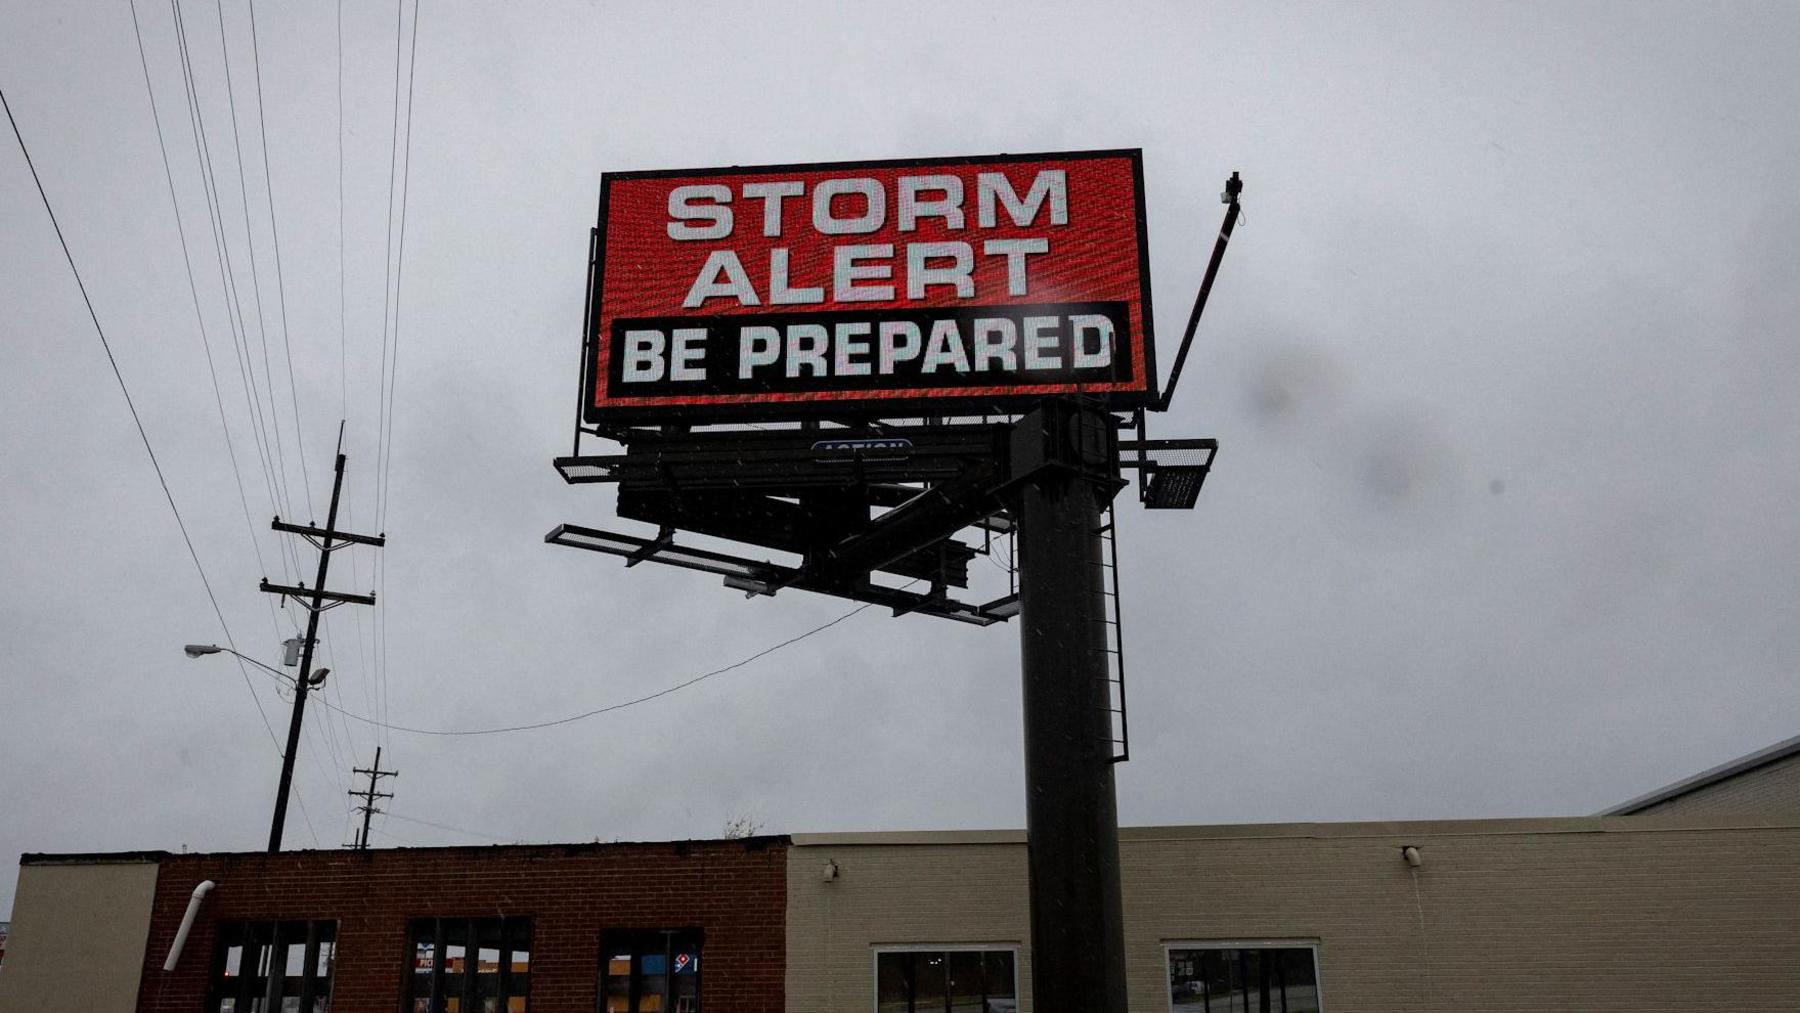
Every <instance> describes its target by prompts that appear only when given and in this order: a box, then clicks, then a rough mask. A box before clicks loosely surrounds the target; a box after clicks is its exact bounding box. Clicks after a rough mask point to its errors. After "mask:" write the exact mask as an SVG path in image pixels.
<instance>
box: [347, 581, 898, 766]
mask: <svg viewBox="0 0 1800 1013" xmlns="http://www.w3.org/2000/svg"><path fill="white" fill-rule="evenodd" d="M873 607H874V603H873V602H871V603H869V604H866V605H859V606H857V607H856V608H853V609H851V610H850V611H848V612H846V613H844V614H843V615H841V616H838V617H837V618H836V619H833V620H831V621H830V622H828V623H823V624H821V625H819V626H815V627H813V628H812V629H810V630H807V631H806V632H805V633H801V634H799V635H797V636H793V637H789V638H788V639H786V640H783V641H782V642H781V643H779V644H776V645H774V646H772V647H765V648H763V649H762V650H760V651H758V652H756V653H755V654H752V655H750V656H749V657H747V658H743V659H741V660H738V661H734V662H732V663H731V664H729V665H726V666H724V667H723V668H715V669H713V670H712V671H710V672H703V673H701V674H700V675H696V676H694V677H693V678H691V679H687V680H684V681H682V682H678V683H676V684H675V685H673V686H669V687H666V688H664V689H659V690H657V691H656V692H654V693H649V694H646V695H644V696H640V697H637V698H636V699H633V700H626V701H624V702H622V703H615V704H609V705H607V706H605V707H596V708H594V709H593V710H589V711H583V712H582V713H580V714H571V715H569V716H568V717H562V718H555V719H553V720H550V721H538V722H534V723H532V724H526V725H508V726H506V727H501V728H472V729H457V730H444V729H430V728H409V727H407V726H405V725H395V724H384V727H386V728H387V729H388V730H390V731H396V732H410V733H412V734H414V735H499V734H502V733H505V732H528V731H535V730H537V729H540V728H554V727H556V726H557V725H566V724H571V723H573V722H576V721H582V720H585V719H587V718H591V717H597V716H599V715H601V714H610V713H612V712H613V711H619V710H624V709H625V708H627V707H636V706H637V705H638V704H642V703H649V702H650V701H652V700H655V699H658V698H660V697H665V696H668V695H669V694H671V693H675V692H678V691H680V690H684V689H686V688H688V687H689V686H692V685H694V684H695V683H698V682H704V681H705V680H707V679H710V678H712V677H713V676H715V675H724V674H725V673H726V672H730V671H732V670H733V669H738V668H743V667H744V666H745V665H748V664H750V663H751V662H753V661H758V660H761V659H762V658H766V657H768V656H769V655H771V654H774V653H775V652H776V651H779V650H781V649H782V648H784V647H789V646H792V645H794V644H797V643H799V642H800V641H802V640H805V639H806V638H807V637H810V636H813V635H814V634H817V633H823V632H824V631H826V630H828V629H830V628H832V627H833V626H836V625H837V624H838V623H841V622H843V621H844V620H846V619H849V618H850V617H851V616H854V615H856V614H857V613H858V612H861V611H863V610H864V609H868V608H873ZM326 706H328V707H329V706H330V704H326ZM349 716H350V717H352V718H355V719H356V720H358V721H369V719H368V718H365V717H362V716H360V715H356V714H351V715H349ZM371 723H372V722H371Z"/></svg>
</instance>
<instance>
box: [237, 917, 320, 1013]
mask: <svg viewBox="0 0 1800 1013" xmlns="http://www.w3.org/2000/svg"><path fill="white" fill-rule="evenodd" d="M336 956H337V922H334V921H318V922H221V923H220V924H219V935H218V940H217V942H216V943H215V944H214V946H213V961H212V974H211V983H210V984H211V988H210V991H209V993H208V996H207V1002H206V1008H207V1010H208V1011H209V1013H276V1011H280V1013H329V1011H330V1009H331V968H332V963H333V961H334V960H335V958H336Z"/></svg>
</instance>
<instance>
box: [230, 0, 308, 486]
mask: <svg viewBox="0 0 1800 1013" xmlns="http://www.w3.org/2000/svg"><path fill="white" fill-rule="evenodd" d="M221 2H222V0H221ZM249 8H250V59H251V64H252V67H253V69H254V70H255V74H256V130H257V134H258V135H259V136H260V138H261V140H262V159H263V189H264V191H265V192H266V193H267V194H268V197H269V239H270V242H271V244H272V245H273V246H274V247H275V299H276V303H277V305H279V306H280V307H281V349H282V353H283V354H284V355H286V357H287V368H288V399H289V401H290V403H292V404H293V406H294V446H295V447H296V448H297V449H298V451H299V453H300V481H301V483H302V486H303V488H304V489H305V490H306V510H307V518H308V520H309V521H310V520H311V519H312V517H313V516H314V514H313V509H314V507H313V495H312V479H310V478H309V477H308V476H307V471H306V439H305V437H304V435H303V434H304V433H305V431H306V426H305V424H304V423H302V422H301V420H300V395H299V393H298V391H297V389H296V387H295V384H294V343H293V338H292V336H291V335H290V333H289V331H288V319H287V281H286V279H285V278H284V277H283V276H282V273H281V231H280V230H279V229H278V228H276V226H275V178H274V176H273V175H272V174H271V173H270V171H269V121H268V117H267V116H266V115H265V114H264V112H263V88H262V46H261V44H260V43H259V42H258V41H257V37H256V0H249ZM224 31H225V16H224V14H223V13H221V14H220V15H219V34H220V35H221V36H223V35H224Z"/></svg>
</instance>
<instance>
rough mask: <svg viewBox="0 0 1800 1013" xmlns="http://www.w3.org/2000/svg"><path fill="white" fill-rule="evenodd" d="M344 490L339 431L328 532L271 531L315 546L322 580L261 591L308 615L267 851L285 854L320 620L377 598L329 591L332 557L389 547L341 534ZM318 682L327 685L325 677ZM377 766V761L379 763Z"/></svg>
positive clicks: (374, 538) (289, 527) (279, 524)
mask: <svg viewBox="0 0 1800 1013" xmlns="http://www.w3.org/2000/svg"><path fill="white" fill-rule="evenodd" d="M343 489H344V427H343V425H342V424H341V423H340V424H339V425H338V454H337V468H336V476H335V478H333V480H332V483H331V510H330V512H329V513H328V514H327V515H326V517H325V526H324V527H323V528H316V527H313V526H312V525H309V524H288V523H286V522H284V521H282V519H281V518H279V517H277V518H275V523H274V524H273V525H271V526H272V527H273V528H274V529H275V530H276V531H284V532H287V533H288V534H293V535H299V536H301V537H302V538H305V539H306V540H307V541H308V542H310V543H312V545H313V547H315V548H317V549H318V550H319V575H318V578H317V579H316V580H315V581H314V582H313V586H312V587H310V588H308V587H307V586H306V585H305V584H304V583H302V584H300V585H299V586H298V587H289V586H287V585H285V584H271V583H269V579H268V578H267V577H264V578H263V581H262V584H261V589H262V590H263V591H265V592H267V593H269V594H276V595H281V596H282V597H283V598H292V599H293V600H294V601H295V602H297V603H299V604H300V605H301V606H302V607H304V608H305V609H306V612H307V615H306V638H305V640H303V641H302V642H301V644H300V674H299V675H298V676H297V677H296V678H295V679H294V713H293V717H291V718H290V719H289V720H288V737H287V751H286V752H284V753H283V754H282V756H281V787H280V788H278V789H276V793H275V820H274V823H273V825H271V826H270V827H269V850H270V851H271V852H274V851H280V850H281V830H282V827H283V826H284V825H285V824H286V823H287V806H288V791H289V789H290V788H291V787H292V785H293V782H294V757H295V756H296V755H297V754H298V753H299V751H300V722H301V720H302V718H303V717H304V715H305V713H306V693H307V690H309V689H311V688H312V686H313V685H314V678H315V676H314V675H313V671H312V657H313V647H314V646H315V645H316V644H317V643H318V642H319V639H318V638H319V615H320V614H321V613H323V612H324V611H325V610H326V609H330V608H336V607H337V606H339V605H343V604H345V603H350V604H355V605H373V604H375V594H374V592H370V593H369V594H349V593H346V592H341V591H327V590H325V576H326V574H327V573H329V572H330V570H331V553H332V550H334V549H341V548H343V547H345V546H346V545H372V546H374V547H376V548H380V547H381V546H383V545H385V544H387V538H386V537H385V536H383V535H357V534H351V533H350V532H348V531H339V530H337V515H338V497H339V495H340V494H341V493H342V492H343ZM318 681H319V682H320V683H323V682H324V681H325V680H324V678H323V672H322V671H321V673H320V676H319V677H318ZM378 762H379V761H378Z"/></svg>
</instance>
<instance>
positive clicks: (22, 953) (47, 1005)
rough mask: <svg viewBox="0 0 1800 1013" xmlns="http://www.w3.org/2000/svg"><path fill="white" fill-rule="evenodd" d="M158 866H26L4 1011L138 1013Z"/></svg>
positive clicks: (0, 1008) (0, 1001)
mask: <svg viewBox="0 0 1800 1013" xmlns="http://www.w3.org/2000/svg"><path fill="white" fill-rule="evenodd" d="M156 871H157V866H156V862H155V861H154V860H152V859H144V860H138V861H119V860H105V861H95V862H81V861H75V860H69V861H57V862H48V863H41V864H40V863H30V864H23V865H21V866H20V867H19V889H18V893H17V895H16V897H15V899H14V901H13V913H12V937H11V938H10V939H9V940H7V944H6V967H5V969H4V970H0V1013H58V1011H63V1010H69V1011H80V1013H132V1011H133V1010H134V1009H135V1008H136V1007H137V993H138V979H139V978H140V977H141V975H142V974H143V970H144V940H145V938H146V937H147V936H148V935H149V932H150V905H151V901H152V900H153V899H154V897H155V895H156Z"/></svg>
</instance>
